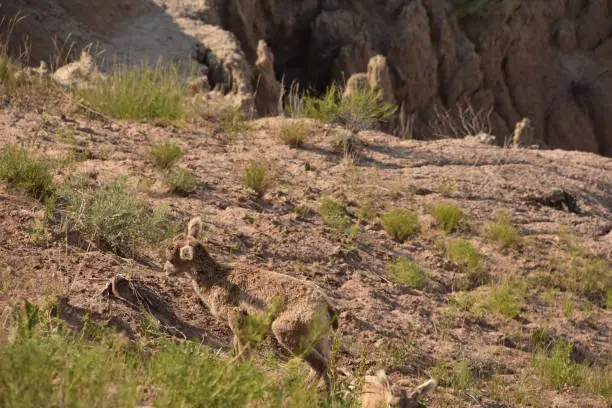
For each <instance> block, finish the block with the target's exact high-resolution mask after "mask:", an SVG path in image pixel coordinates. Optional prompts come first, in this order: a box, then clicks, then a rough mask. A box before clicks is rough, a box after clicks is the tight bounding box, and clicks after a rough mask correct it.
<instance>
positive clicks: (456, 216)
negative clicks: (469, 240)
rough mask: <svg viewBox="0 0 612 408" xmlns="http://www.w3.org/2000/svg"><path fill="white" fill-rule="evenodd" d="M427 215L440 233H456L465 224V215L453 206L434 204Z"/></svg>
mask: <svg viewBox="0 0 612 408" xmlns="http://www.w3.org/2000/svg"><path fill="white" fill-rule="evenodd" d="M429 213H430V214H431V215H432V216H433V217H434V219H435V220H436V223H437V225H438V226H439V227H440V228H441V229H442V231H444V232H445V233H447V234H450V233H451V232H453V231H457V230H458V229H459V228H460V227H461V225H462V224H463V223H464V222H465V214H464V213H463V211H462V210H461V208H459V207H457V206H456V205H454V204H445V203H442V204H434V205H433V206H431V207H430V208H429Z"/></svg>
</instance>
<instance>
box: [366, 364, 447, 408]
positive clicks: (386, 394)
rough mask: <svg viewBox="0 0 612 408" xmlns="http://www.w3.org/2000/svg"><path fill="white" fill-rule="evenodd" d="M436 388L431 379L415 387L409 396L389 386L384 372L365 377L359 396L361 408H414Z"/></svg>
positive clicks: (395, 387) (404, 391)
mask: <svg viewBox="0 0 612 408" xmlns="http://www.w3.org/2000/svg"><path fill="white" fill-rule="evenodd" d="M436 386H437V383H436V380H434V379H433V378H431V379H429V380H427V381H425V382H424V383H423V384H421V385H419V386H418V387H416V388H415V389H414V390H412V392H411V393H410V394H407V393H406V390H402V389H400V388H399V387H397V386H395V385H391V383H390V381H389V378H387V375H386V374H385V371H384V370H378V371H377V372H376V375H366V376H365V378H364V382H363V390H362V394H361V408H391V407H398V408H416V407H418V406H420V405H419V401H420V400H421V399H422V398H423V397H425V396H426V395H427V394H429V393H431V392H432V391H433V390H434V389H435V388H436Z"/></svg>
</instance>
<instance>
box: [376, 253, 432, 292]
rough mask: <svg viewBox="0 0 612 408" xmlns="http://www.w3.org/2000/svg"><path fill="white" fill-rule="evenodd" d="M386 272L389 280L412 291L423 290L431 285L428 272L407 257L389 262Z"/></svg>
mask: <svg viewBox="0 0 612 408" xmlns="http://www.w3.org/2000/svg"><path fill="white" fill-rule="evenodd" d="M386 270H387V278H389V280H391V281H392V282H395V283H398V284H400V285H405V286H408V287H409V288H412V289H423V288H425V287H426V286H427V284H428V283H429V277H428V273H427V271H426V270H425V269H424V268H422V267H421V266H420V265H419V264H417V263H416V262H414V261H412V260H410V259H408V258H406V257H400V258H397V259H396V260H394V261H392V262H389V263H388V264H387V266H386Z"/></svg>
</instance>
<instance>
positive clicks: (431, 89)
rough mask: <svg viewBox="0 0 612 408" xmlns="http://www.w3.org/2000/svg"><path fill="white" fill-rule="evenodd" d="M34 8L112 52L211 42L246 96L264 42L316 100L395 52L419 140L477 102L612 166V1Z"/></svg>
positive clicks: (501, 119) (393, 61)
mask: <svg viewBox="0 0 612 408" xmlns="http://www.w3.org/2000/svg"><path fill="white" fill-rule="evenodd" d="M29 3H30V5H29V7H30V10H33V11H34V12H35V13H38V15H39V21H41V24H42V25H43V26H44V25H45V22H47V24H50V23H49V22H50V21H51V19H49V18H42V19H41V18H40V14H41V11H40V10H41V9H44V7H42V6H39V5H38V4H37V3H41V4H42V3H44V4H45V5H46V6H45V7H47V8H49V4H51V3H53V4H55V6H54V8H53V10H54V13H55V14H57V13H59V11H58V10H61V11H62V10H63V11H62V12H63V13H68V14H70V18H71V19H72V20H74V21H76V22H77V23H76V24H75V27H78V28H79V29H80V30H81V31H86V30H85V28H84V27H86V26H88V27H90V28H91V29H90V31H91V32H95V33H96V35H97V38H101V39H102V41H101V44H102V46H104V45H108V47H107V48H108V49H109V52H108V54H110V53H112V52H116V53H121V52H128V51H127V50H126V48H128V47H129V48H130V50H129V53H130V55H132V56H133V57H139V56H142V55H146V56H148V57H154V56H155V54H162V55H166V56H171V57H173V58H176V57H180V56H184V57H187V56H186V55H185V54H188V53H189V52H188V50H189V49H190V48H193V47H194V46H195V44H196V43H201V44H203V45H205V47H204V48H205V50H206V52H204V53H203V54H202V55H204V57H205V58H203V59H202V60H201V62H203V63H206V64H208V65H211V64H212V65H215V64H216V65H219V66H220V67H221V68H220V69H217V70H214V69H213V70H212V72H220V73H219V74H217V75H216V77H217V78H216V79H213V80H212V82H223V81H228V79H229V81H230V82H232V83H231V88H234V89H240V90H242V91H249V90H251V89H252V83H253V82H254V81H253V80H250V79H249V78H250V77H251V76H252V75H253V73H252V72H253V70H252V69H251V67H252V66H253V65H254V63H255V61H256V59H257V45H258V42H259V40H265V42H266V43H267V44H268V46H269V47H270V49H271V51H272V52H273V53H274V68H275V74H276V77H277V78H278V79H280V78H281V77H282V76H284V77H285V83H286V84H287V83H288V82H289V83H290V82H291V81H293V80H297V81H299V82H300V84H301V86H302V87H312V88H314V89H317V90H323V89H324V88H325V86H326V85H327V84H329V83H330V82H331V81H334V80H340V81H341V80H346V79H347V78H348V77H349V76H350V75H351V74H353V73H356V72H365V71H366V70H367V65H368V61H369V59H370V58H371V57H374V56H375V55H377V54H382V55H384V56H385V57H386V58H387V62H388V65H389V69H390V74H391V81H392V84H393V88H394V97H395V100H396V102H397V103H398V104H400V105H403V106H404V109H405V110H406V111H407V112H410V113H415V136H416V137H418V138H427V137H428V136H430V135H431V134H430V133H431V132H430V127H429V126H428V125H427V124H428V123H429V122H430V121H432V120H433V119H434V116H435V109H434V106H445V107H447V108H450V109H451V110H452V109H454V108H455V107H456V105H457V103H465V102H466V101H469V102H470V103H471V105H472V106H473V107H474V108H475V109H476V110H483V111H487V110H491V116H490V118H491V124H492V127H493V133H495V134H496V135H497V137H498V142H500V143H501V142H503V141H504V140H505V139H506V137H507V136H508V135H510V133H511V131H512V129H513V128H514V126H515V124H516V123H517V122H518V121H520V120H521V118H523V117H528V118H529V119H530V120H531V124H532V125H533V128H534V138H535V141H537V142H539V143H541V144H544V145H546V146H548V147H558V148H564V149H577V150H585V151H590V152H597V153H600V154H604V155H608V156H610V155H612V0H589V1H582V0H540V1H537V2H536V1H526V0H513V1H506V2H504V1H498V2H492V3H500V4H502V3H504V4H506V3H507V4H508V5H509V6H508V8H506V9H504V8H503V7H502V6H500V7H493V10H492V12H488V13H476V14H457V13H455V10H454V9H453V7H452V5H451V2H449V1H446V0H390V1H382V0H363V1H348V0H284V1H276V0H230V1H222V0H200V1H195V0H191V1H179V0H168V1H162V0H155V1H154V2H153V1H146V0H139V1H137V0H125V1H123V2H120V3H121V4H119V5H118V6H117V8H116V9H115V10H116V11H115V12H114V13H110V14H109V13H107V14H108V15H105V14H104V13H97V17H96V19H95V21H94V22H95V24H92V23H90V22H89V20H90V19H91V18H92V17H91V16H89V15H88V14H87V13H85V14H87V16H86V17H81V14H83V15H84V13H82V12H79V13H77V12H76V11H74V10H73V9H72V8H71V7H69V6H70V5H69V4H68V3H70V2H69V1H68V0H55V1H51V0H30V1H29ZM64 3H66V4H64ZM93 3H96V2H93ZM132 3H133V4H132ZM149 3H150V4H149ZM91 7H92V10H93V9H95V7H96V6H95V5H92V6H91ZM8 9H10V6H9V7H8ZM6 10H7V7H5V11H4V12H5V13H6ZM117 10H118V11H117ZM121 10H123V12H120V11H121ZM155 15H158V16H160V15H163V18H161V17H158V18H157V19H153V17H152V16H155ZM43 17H44V16H43ZM143 19H144V20H143ZM147 19H148V20H147ZM151 19H153V20H151ZM151 21H154V22H155V24H152V23H151ZM79 24H80V25H79ZM56 28H57V27H56ZM136 28H137V29H136ZM61 30H62V27H59V31H61ZM147 30H148V31H149V34H150V35H148V34H147ZM160 30H161V31H163V33H164V34H163V35H161V34H160ZM31 31H32V30H31ZM31 34H32V33H31ZM136 34H138V35H139V36H140V37H142V38H141V40H134V38H135V37H134V35H136ZM33 36H34V37H35V36H36V33H33ZM82 36H83V35H82ZM47 38H48V36H47Z"/></svg>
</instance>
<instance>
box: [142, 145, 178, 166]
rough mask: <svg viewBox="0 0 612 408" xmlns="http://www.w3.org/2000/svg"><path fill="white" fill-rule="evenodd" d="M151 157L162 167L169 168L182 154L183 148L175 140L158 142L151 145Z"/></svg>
mask: <svg viewBox="0 0 612 408" xmlns="http://www.w3.org/2000/svg"><path fill="white" fill-rule="evenodd" d="M150 154H151V159H152V160H153V163H154V164H155V165H156V166H157V167H159V168H161V169H169V168H170V167H172V166H173V165H174V164H175V163H176V162H177V161H179V159H180V158H181V156H182V152H181V148H180V147H179V146H178V145H177V144H176V143H173V142H158V143H154V144H152V145H151V151H150Z"/></svg>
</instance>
